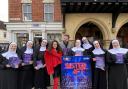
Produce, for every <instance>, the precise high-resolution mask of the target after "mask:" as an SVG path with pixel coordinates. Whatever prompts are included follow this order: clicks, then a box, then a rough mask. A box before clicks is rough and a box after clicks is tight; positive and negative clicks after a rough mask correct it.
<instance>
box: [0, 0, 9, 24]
mask: <svg viewBox="0 0 128 89" xmlns="http://www.w3.org/2000/svg"><path fill="white" fill-rule="evenodd" d="M3 8H4V9H3ZM0 20H1V21H4V22H8V0H0Z"/></svg>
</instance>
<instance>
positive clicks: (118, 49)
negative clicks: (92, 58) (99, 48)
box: [108, 48, 128, 54]
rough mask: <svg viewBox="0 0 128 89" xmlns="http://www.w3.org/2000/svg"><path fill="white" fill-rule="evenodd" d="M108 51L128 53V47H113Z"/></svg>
mask: <svg viewBox="0 0 128 89" xmlns="http://www.w3.org/2000/svg"><path fill="white" fill-rule="evenodd" d="M108 51H109V52H110V53H112V54H117V53H122V54H126V53H127V52H128V49H126V48H113V49H110V50H108Z"/></svg>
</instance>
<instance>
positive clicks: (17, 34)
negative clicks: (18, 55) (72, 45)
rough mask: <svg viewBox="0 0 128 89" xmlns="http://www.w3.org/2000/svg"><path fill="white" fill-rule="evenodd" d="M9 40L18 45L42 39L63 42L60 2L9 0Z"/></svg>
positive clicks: (49, 0)
mask: <svg viewBox="0 0 128 89" xmlns="http://www.w3.org/2000/svg"><path fill="white" fill-rule="evenodd" d="M6 25H7V30H8V40H9V41H15V42H17V43H18V45H20V46H21V45H22V44H24V42H26V41H27V40H34V41H37V40H38V39H41V38H46V39H48V40H52V39H56V40H61V34H62V32H63V26H62V25H63V24H62V14H61V5H60V0H38V1H37V0H9V22H8V23H6Z"/></svg>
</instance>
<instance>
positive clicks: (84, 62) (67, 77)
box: [61, 56, 92, 89]
mask: <svg viewBox="0 0 128 89" xmlns="http://www.w3.org/2000/svg"><path fill="white" fill-rule="evenodd" d="M62 61H63V62H62V66H61V77H62V81H61V88H62V89H92V81H91V80H92V79H91V64H90V58H89V57H88V56H64V57H63V58H62Z"/></svg>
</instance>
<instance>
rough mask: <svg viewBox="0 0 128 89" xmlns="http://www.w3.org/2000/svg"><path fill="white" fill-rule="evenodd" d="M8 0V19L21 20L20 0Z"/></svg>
mask: <svg viewBox="0 0 128 89" xmlns="http://www.w3.org/2000/svg"><path fill="white" fill-rule="evenodd" d="M8 1H9V20H10V21H16V22H17V21H21V20H22V5H21V0H8Z"/></svg>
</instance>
